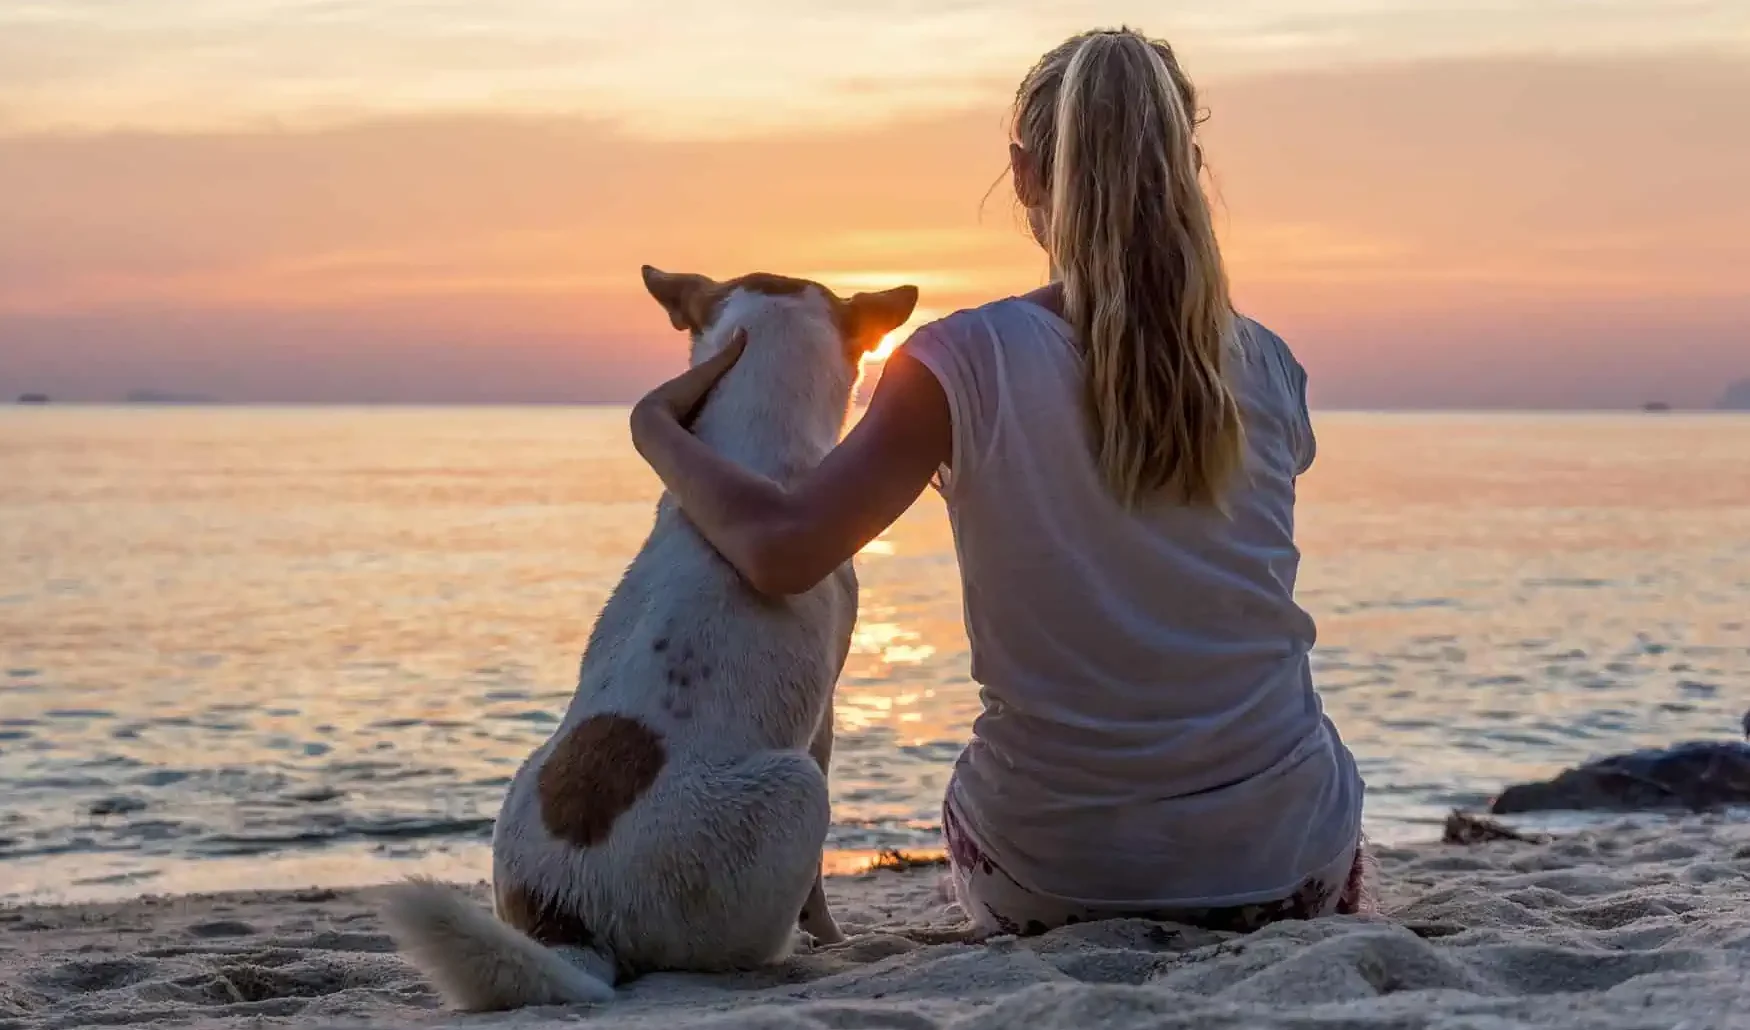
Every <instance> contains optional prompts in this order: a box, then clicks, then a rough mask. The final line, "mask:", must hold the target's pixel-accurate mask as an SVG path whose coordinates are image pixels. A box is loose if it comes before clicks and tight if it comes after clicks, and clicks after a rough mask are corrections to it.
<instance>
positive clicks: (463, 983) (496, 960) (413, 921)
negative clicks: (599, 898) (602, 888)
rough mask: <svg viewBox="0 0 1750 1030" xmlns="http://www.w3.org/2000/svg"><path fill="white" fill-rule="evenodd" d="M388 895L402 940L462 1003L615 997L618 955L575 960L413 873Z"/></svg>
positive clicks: (386, 906)
mask: <svg viewBox="0 0 1750 1030" xmlns="http://www.w3.org/2000/svg"><path fill="white" fill-rule="evenodd" d="M382 896H383V903H382V915H383V920H384V922H386V923H388V925H389V932H390V934H391V935H392V936H393V937H394V938H395V942H396V944H398V945H399V946H400V948H401V951H402V953H403V954H405V955H406V956H407V957H408V959H409V960H411V961H412V962H413V964H414V965H415V966H417V967H419V970H420V971H421V972H422V973H424V974H425V975H426V976H427V977H428V978H429V979H430V980H431V981H432V984H433V986H435V987H436V988H437V990H438V993H439V994H440V995H442V996H443V999H444V1000H445V1001H446V1002H448V1003H449V1004H450V1005H451V1006H453V1007H455V1008H458V1009H461V1010H463V1011H465V1012H494V1011H501V1010H504V1009H515V1008H522V1007H523V1006H526V1005H574V1004H579V1003H586V1002H603V1001H612V1000H613V998H614V987H613V976H614V973H613V963H612V962H611V961H610V960H608V959H607V958H605V957H603V956H601V955H600V954H598V953H596V952H594V951H581V950H580V951H578V953H577V957H578V959H579V961H578V962H577V963H575V964H574V963H573V962H572V961H570V959H568V957H567V955H566V954H565V953H562V952H560V951H556V950H554V949H552V948H549V947H547V946H545V945H543V944H541V943H539V942H537V941H535V940H534V939H533V938H531V937H529V936H527V935H526V934H523V933H521V932H520V931H518V930H516V929H515V928H513V927H511V926H509V925H508V924H506V923H504V922H502V921H500V920H499V919H498V918H497V917H496V916H494V915H492V913H490V912H487V911H486V910H485V909H483V908H481V907H480V906H478V905H476V904H474V902H473V901H472V900H471V899H469V898H468V897H467V895H465V894H463V893H462V892H461V891H459V890H456V889H455V888H453V887H448V886H445V885H443V884H441V883H437V882H435V881H432V880H427V879H422V878H412V879H408V880H405V881H403V882H401V883H398V884H394V885H392V886H389V887H386V888H383V895H382ZM567 950H568V951H569V950H570V949H567ZM589 967H593V968H589Z"/></svg>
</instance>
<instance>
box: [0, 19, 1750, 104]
mask: <svg viewBox="0 0 1750 1030" xmlns="http://www.w3.org/2000/svg"><path fill="white" fill-rule="evenodd" d="M1089 16H1090V15H1089V12H1088V10H1087V7H1086V5H1085V4H1080V3H1072V2H1069V0H1031V2H1022V3H1011V2H1004V0H934V2H931V0H896V2H893V3H886V4H882V5H879V6H878V7H871V6H870V5H867V4H863V3H852V2H851V0H747V2H745V3H737V4H724V3H721V2H701V0H669V2H665V3H662V4H660V5H657V4H651V3H649V2H647V0H592V2H590V3H588V4H579V3H575V2H571V0H519V2H516V3H506V4H501V5H491V4H483V3H478V2H473V0H129V2H127V3H116V2H114V0H11V2H9V3H7V4H5V5H3V6H0V98H4V100H3V101H0V127H5V126H10V127H11V128H12V130H14V131H27V130H41V129H56V128H58V129H66V128H72V129H80V130H91V129H113V128H118V127H122V128H151V129H169V130H179V131H189V130H201V129H210V128H213V127H218V126H238V125H256V126H259V125H264V124H293V125H303V126H307V125H312V124H335V123H337V122H344V121H348V120H356V119H360V118H368V117H373V116H381V115H406V114H416V113H433V112H437V113H460V112H482V111H490V112H505V111H524V112H542V113H555V112H567V113H575V112H588V113H589V114H591V115H592V116H594V117H600V118H605V119H608V120H611V121H614V122H616V123H618V124H620V125H622V126H623V127H625V128H627V129H628V130H629V131H633V132H637V133H640V134H645V135H659V136H671V137H672V136H686V137H705V136H711V137H721V136H725V135H738V134H746V133H750V132H769V131H772V130H774V129H776V128H781V127H787V126H795V125H799V124H813V123H818V122H822V121H830V122H835V123H849V122H868V121H872V120H881V119H889V118H895V117H911V116H917V115H919V114H921V113H928V112H939V111H943V110H947V109H951V108H957V107H965V106H979V105H987V104H991V103H995V102H999V101H1000V100H1001V99H1002V98H1003V96H1004V95H1005V94H1006V93H1007V91H1008V90H1010V89H1012V88H1013V83H1014V81H1015V79H1016V78H1017V77H1018V76H1019V75H1020V73H1021V72H1022V70H1023V69H1024V68H1025V67H1026V66H1027V64H1028V62H1030V61H1031V60H1033V59H1034V58H1035V57H1037V55H1038V54H1039V53H1040V52H1041V51H1042V50H1043V49H1044V48H1046V47H1047V46H1049V45H1050V44H1051V43H1053V42H1055V41H1056V40H1057V39H1059V38H1061V37H1062V36H1063V35H1064V34H1066V33H1068V32H1071V31H1074V30H1076V29H1079V28H1084V27H1087V19H1088V18H1089ZM1099 17H1100V19H1102V21H1104V22H1108V23H1110V22H1118V21H1130V22H1132V23H1136V24H1140V25H1141V26H1143V27H1145V28H1147V29H1149V30H1150V31H1153V32H1156V33H1159V34H1164V35H1168V36H1170V37H1171V38H1173V39H1174V40H1175V41H1176V42H1178V43H1179V44H1181V45H1182V47H1183V48H1184V50H1185V52H1186V53H1187V55H1188V58H1189V60H1190V62H1191V64H1192V66H1193V68H1194V70H1195V71H1196V72H1197V73H1198V74H1199V75H1200V76H1202V77H1205V78H1211V79H1214V78H1220V77H1223V76H1231V75H1235V74H1251V73H1257V72H1269V71H1283V70H1292V69H1306V68H1317V67H1348V66H1354V65H1360V64H1370V63H1381V62H1397V61H1414V60H1422V59H1434V58H1452V57H1474V56H1479V55H1491V54H1494V55H1500V54H1587V53H1590V54H1623V53H1633V52H1641V53H1645V52H1659V51H1669V50H1672V49H1677V48H1687V49H1703V50H1714V51H1721V52H1728V53H1734V54H1738V55H1745V54H1750V5H1746V4H1744V3H1742V2H1741V0H1476V2H1467V3H1462V4H1461V3H1455V2H1450V0H1447V2H1424V0H1320V2H1318V3H1316V4H1315V3H1308V2H1306V0H1185V2H1183V3H1179V4H1174V5H1171V6H1170V7H1168V8H1163V7H1162V6H1161V5H1160V4H1158V3H1155V2H1152V0H1147V2H1145V0H1117V2H1113V3H1107V4H1102V5H1101V7H1100V10H1099Z"/></svg>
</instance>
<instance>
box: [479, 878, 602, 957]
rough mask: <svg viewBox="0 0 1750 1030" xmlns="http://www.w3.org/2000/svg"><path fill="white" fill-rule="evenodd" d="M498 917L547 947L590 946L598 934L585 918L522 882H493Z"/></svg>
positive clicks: (493, 894) (493, 896) (493, 895)
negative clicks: (539, 894) (584, 920)
mask: <svg viewBox="0 0 1750 1030" xmlns="http://www.w3.org/2000/svg"><path fill="white" fill-rule="evenodd" d="M492 898H493V902H494V907H495V908H496V909H497V911H498V918H499V919H500V920H502V921H504V922H505V923H506V924H508V925H510V926H513V927H515V928H517V929H518V930H521V931H522V932H523V933H526V934H528V935H529V936H530V937H532V938H534V939H535V940H537V941H539V942H540V943H542V944H545V945H547V946H548V947H554V948H562V947H573V948H588V947H591V946H593V945H594V944H595V934H594V933H592V932H591V931H590V929H589V927H587V926H585V925H584V922H583V920H582V919H579V918H578V917H577V916H576V915H574V914H572V913H570V912H567V911H565V910H564V909H562V908H560V907H559V906H558V905H557V904H555V903H553V902H551V901H546V900H543V899H542V898H540V897H539V896H537V895H536V894H535V892H534V891H532V890H529V889H528V888H527V887H524V886H523V885H522V884H520V883H495V884H493V885H492Z"/></svg>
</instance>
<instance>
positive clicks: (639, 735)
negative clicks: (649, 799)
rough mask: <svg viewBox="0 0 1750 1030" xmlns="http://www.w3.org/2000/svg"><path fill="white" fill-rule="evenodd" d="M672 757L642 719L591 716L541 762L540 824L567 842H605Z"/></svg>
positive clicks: (585, 844)
mask: <svg viewBox="0 0 1750 1030" xmlns="http://www.w3.org/2000/svg"><path fill="white" fill-rule="evenodd" d="M667 757H668V756H667V752H666V751H665V749H664V748H663V746H662V738H661V737H660V736H658V735H657V734H656V732H655V731H654V730H652V729H651V728H650V727H648V726H646V725H644V724H643V723H642V722H639V721H638V720H637V719H629V718H627V717H626V716H623V715H592V716H590V717H589V718H587V719H585V720H583V721H582V722H580V723H578V724H577V725H576V726H574V727H572V729H571V732H569V733H567V734H566V735H565V737H564V739H562V740H560V741H559V743H558V745H557V746H556V747H555V748H554V749H553V751H552V753H551V754H549V755H548V756H547V760H546V761H545V762H543V763H541V773H540V777H539V779H538V780H537V790H536V793H537V794H538V795H539V797H540V801H541V822H542V823H543V824H544V825H545V826H546V827H547V832H548V833H550V834H552V835H553V836H555V837H557V838H559V839H560V840H562V841H565V842H566V843H568V844H573V845H575V846H577V847H580V848H588V847H594V846H595V845H597V844H600V843H601V842H603V841H605V840H607V839H608V834H609V833H610V832H612V831H613V828H614V821H615V820H617V819H619V818H620V815H621V813H623V812H625V811H626V809H628V808H631V807H632V803H633V802H634V801H637V800H638V798H639V797H640V796H641V795H642V794H643V793H644V792H645V791H646V790H649V789H650V785H651V784H652V783H655V782H656V777H657V774H659V773H661V772H662V766H663V763H664V762H665V761H666V760H667Z"/></svg>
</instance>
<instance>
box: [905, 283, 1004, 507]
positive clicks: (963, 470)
mask: <svg viewBox="0 0 1750 1030" xmlns="http://www.w3.org/2000/svg"><path fill="white" fill-rule="evenodd" d="M971 327H972V325H971V320H970V319H967V318H965V317H964V316H950V317H949V318H946V319H943V320H941V321H939V322H932V323H930V324H929V325H926V326H923V327H921V328H920V329H918V330H917V331H916V332H914V333H913V334H912V335H911V338H910V339H908V340H906V342H905V344H904V345H903V346H902V347H901V348H900V351H901V352H902V353H905V354H908V355H910V356H911V357H912V358H913V359H914V360H916V361H917V363H918V364H920V365H922V366H924V367H925V368H927V369H929V370H930V374H931V375H933V376H935V377H936V382H938V383H940V384H941V386H942V393H943V394H944V395H946V396H947V398H948V418H949V423H950V432H951V433H952V435H953V438H954V439H953V442H952V445H951V446H950V448H949V452H948V453H949V458H948V466H947V467H945V468H943V469H941V470H939V471H938V472H937V475H936V482H935V485H936V489H937V490H938V491H940V492H941V494H942V496H943V497H944V498H946V499H948V500H950V501H952V500H953V498H954V493H955V489H956V486H957V485H958V484H961V483H966V482H969V481H970V480H971V479H972V477H974V476H976V475H977V474H978V473H977V466H978V460H979V457H980V456H981V455H982V454H983V453H984V450H985V446H986V442H987V439H988V434H989V426H990V416H991V413H992V410H993V408H994V400H995V398H994V397H993V396H992V389H993V384H991V383H990V382H988V379H989V376H987V375H985V374H983V372H982V370H983V368H984V367H985V365H986V362H984V361H982V360H980V358H981V355H980V353H979V348H983V349H987V350H988V348H989V346H990V344H989V341H988V339H986V337H987V336H988V334H987V333H984V332H976V331H975V332H971V333H969V332H968V329H969V328H971Z"/></svg>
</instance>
